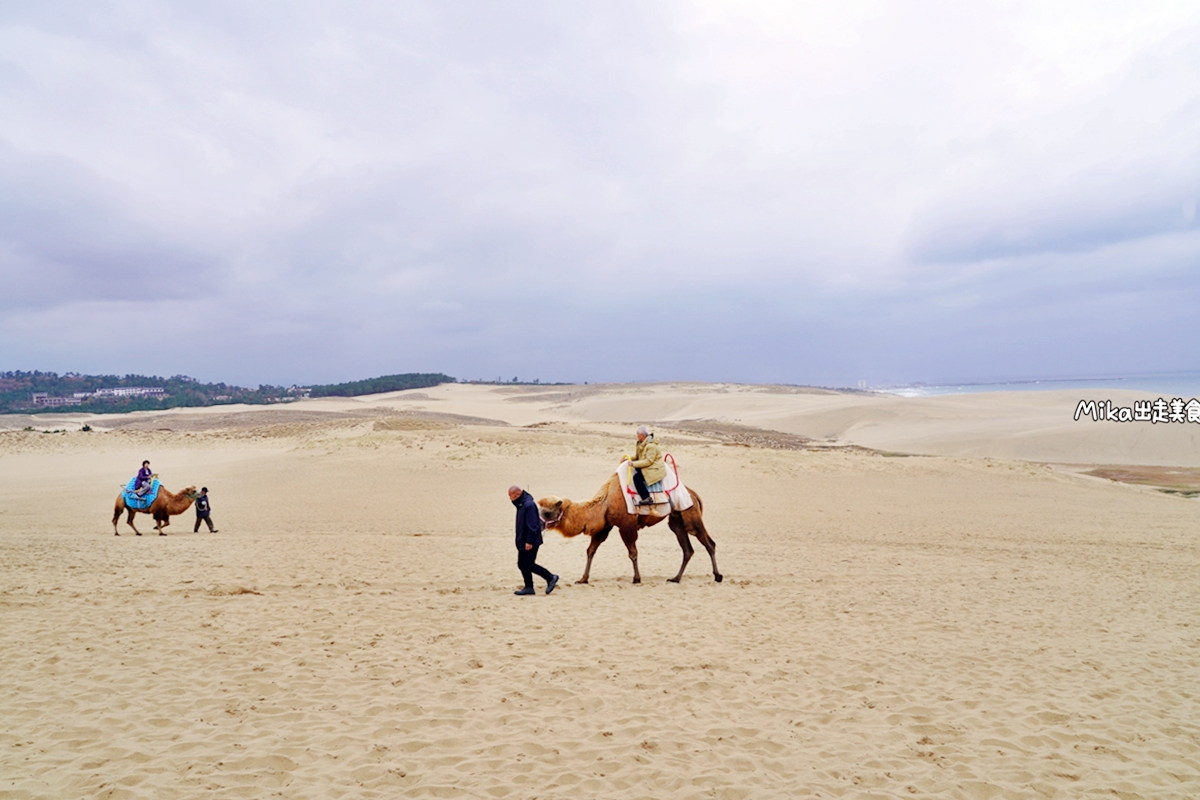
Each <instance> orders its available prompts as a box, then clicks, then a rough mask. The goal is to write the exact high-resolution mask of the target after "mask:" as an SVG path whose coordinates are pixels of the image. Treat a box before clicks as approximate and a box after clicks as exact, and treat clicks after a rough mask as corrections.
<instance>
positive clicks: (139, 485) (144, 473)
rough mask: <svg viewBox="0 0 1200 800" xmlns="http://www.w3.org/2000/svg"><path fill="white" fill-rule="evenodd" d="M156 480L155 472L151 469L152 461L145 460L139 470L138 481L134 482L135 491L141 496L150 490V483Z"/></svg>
mask: <svg viewBox="0 0 1200 800" xmlns="http://www.w3.org/2000/svg"><path fill="white" fill-rule="evenodd" d="M153 481H154V473H153V472H151V471H150V462H149V461H143V462H142V468H141V469H139V470H138V474H137V482H136V483H134V484H133V493H134V494H136V495H137V496H138V497H141V496H142V495H144V494H145V493H146V492H148V491H150V484H151V483H153Z"/></svg>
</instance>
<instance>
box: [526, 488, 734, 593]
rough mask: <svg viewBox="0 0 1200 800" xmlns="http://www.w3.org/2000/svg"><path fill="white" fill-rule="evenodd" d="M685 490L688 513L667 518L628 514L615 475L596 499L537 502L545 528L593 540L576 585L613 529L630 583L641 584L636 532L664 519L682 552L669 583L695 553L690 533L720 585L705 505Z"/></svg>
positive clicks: (714, 548)
mask: <svg viewBox="0 0 1200 800" xmlns="http://www.w3.org/2000/svg"><path fill="white" fill-rule="evenodd" d="M688 491H689V492H691V493H692V500H694V501H695V503H694V504H693V505H692V507H691V508H689V509H688V510H687V511H672V512H671V513H670V515H669V516H667V517H660V516H656V515H655V514H653V513H650V514H646V515H644V516H642V515H638V514H630V513H629V511H628V510H627V509H626V506H625V498H624V497H623V496H622V495H621V483H620V481H619V480H618V479H617V476H616V475H613V476H612V477H611V478H609V479H608V483H606V484H604V486H602V487H600V491H598V492H596V496H595V497H593V498H592V499H591V500H589V501H587V502H586V503H572V502H571V501H570V500H566V499H562V500H560V499H558V498H557V497H544V498H542V499H541V500H538V511H539V513H540V514H541V516H542V521H543V522H544V523H545V524H546V527H547V528H550V529H551V530H556V531H558V532H559V533H561V534H562V535H563V536H566V537H568V538H569V537H572V536H578V535H579V534H581V533H584V534H587V535H588V536H590V537H592V541H591V543H590V544H588V549H587V566H586V567H584V570H583V577H582V578H580V579H579V580H577V581H576V583H587V582H588V576H589V575H590V574H591V572H592V557H593V556H595V555H596V549H597V548H598V547H600V545H601V544H603V543H604V540H605V539H607V538H608V533H609V531H611V530H612V529H613V528H616V529H617V530H618V531H620V532H621V541H623V542H625V549H626V550H628V551H629V560H630V561H632V562H633V582H634V583H641V582H642V575H641V573H640V572H638V554H637V538H638V531H639V530H640V529H642V528H648V527H650V526H651V525H657V524H658V523H660V522H662V521H663V520H664V519H666V520H668V522H667V525H668V527H670V529H671V530H672V531H674V532H675V538H676V539H677V540H678V541H679V547H680V548H682V550H683V563H682V564H680V565H679V574H678V575H676V576H675V577H674V578H669V579H668V580H670V581H671V582H672V583H679V579H680V578H682V577H683V570H684V569H685V568H686V567H687V565H688V561H690V560H691V559H692V554H693V553H694V552H695V550H693V548H692V543H691V541H690V540H689V539H688V534H689V533H690V534H691V535H693V536H695V537H696V539H698V540H699V542H700V544H702V545H704V549H705V550H707V551H708V555H709V558H711V559H712V566H713V578H715V579H716V581H717V582H718V583H720V582H721V581H722V580H723V579H724V577H725V576H723V575H722V574H721V571H720V570H718V569H717V543H716V542H714V541H713V540H712V537H711V536H709V535H708V530H707V529H706V528H705V527H704V518H703V517H704V504H703V503H701V502H700V495H698V494H696V493H695V492H693V491H692V490H691V489H688Z"/></svg>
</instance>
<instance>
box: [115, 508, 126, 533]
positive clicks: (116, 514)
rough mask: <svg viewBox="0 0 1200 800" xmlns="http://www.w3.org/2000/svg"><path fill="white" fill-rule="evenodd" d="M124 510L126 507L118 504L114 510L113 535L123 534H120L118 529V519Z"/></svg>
mask: <svg viewBox="0 0 1200 800" xmlns="http://www.w3.org/2000/svg"><path fill="white" fill-rule="evenodd" d="M124 510H125V509H124V508H122V507H121V506H117V510H116V511H114V512H113V536H120V535H121V534H120V533H119V532H118V531H117V522H118V521H119V520H120V519H121V512H122V511H124Z"/></svg>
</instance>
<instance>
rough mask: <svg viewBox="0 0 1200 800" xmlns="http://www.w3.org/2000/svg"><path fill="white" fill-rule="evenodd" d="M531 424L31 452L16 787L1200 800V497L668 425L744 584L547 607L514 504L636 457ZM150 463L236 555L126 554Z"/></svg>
mask: <svg viewBox="0 0 1200 800" xmlns="http://www.w3.org/2000/svg"><path fill="white" fill-rule="evenodd" d="M462 388H464V389H466V388H471V389H472V390H473V389H474V387H462ZM603 399H604V398H603V396H601V397H600V398H599V400H603ZM719 399H720V398H718V400H719ZM599 400H598V399H597V398H596V397H591V398H589V399H588V401H587V402H591V403H598V402H599ZM407 402H410V403H411V402H412V401H407ZM557 402H558V403H559V404H561V403H562V402H563V401H562V400H559V401H557ZM622 402H624V401H623V400H622ZM714 402H715V401H714ZM430 405H432V403H431V404H430ZM510 405H511V407H513V408H516V409H518V410H517V411H514V412H513V415H514V416H512V417H510V418H502V417H501V416H500V415H499V414H488V413H484V412H487V410H488V409H487V408H486V407H485V406H483V405H480V404H478V403H477V404H476V405H475V406H472V407H470V408H467V407H465V406H464V407H451V406H452V404H451V403H449V402H447V403H446V407H445V408H444V409H442V410H439V411H437V412H436V413H438V414H442V415H443V416H440V417H435V416H431V415H432V414H434V413H435V412H434V411H433V410H431V409H430V408H429V406H426V408H425V409H424V411H423V412H422V413H410V414H407V415H406V414H401V413H399V412H398V411H396V409H397V408H401V401H400V400H395V402H394V403H392V405H391V406H390V407H391V408H392V412H391V413H389V412H387V411H386V408H387V407H388V406H387V403H386V402H385V403H384V406H383V407H382V408H384V409H385V410H379V409H380V408H381V406H380V405H379V403H378V401H377V400H373V401H371V402H370V403H368V404H366V406H365V407H368V408H373V409H376V410H375V411H372V412H371V413H369V414H368V413H365V412H359V413H355V410H354V409H353V408H341V410H340V411H338V412H337V414H333V413H332V411H331V412H330V416H326V417H322V416H320V415H319V414H318V415H316V416H314V417H311V418H310V417H307V416H306V417H294V418H291V419H290V421H289V418H288V416H287V414H288V413H289V412H288V410H282V409H281V410H279V411H278V412H270V413H271V414H273V416H268V417H252V416H251V417H248V418H246V419H243V420H241V421H240V422H239V419H238V416H237V414H230V415H229V416H228V418H225V419H218V420H216V421H215V422H214V421H212V420H209V421H208V422H205V421H204V415H192V416H186V415H175V416H174V417H170V415H167V416H153V415H149V416H147V415H137V416H133V417H130V418H126V419H124V420H119V419H112V420H110V422H112V423H113V426H114V428H115V429H114V430H111V431H109V432H101V431H96V432H93V433H91V434H83V433H77V432H72V433H69V434H40V433H36V432H34V433H30V432H21V431H16V432H9V433H0V797H3V798H32V797H45V798H62V797H114V798H115V797H138V798H172V797H198V796H202V795H203V796H206V797H209V796H211V797H216V798H222V797H255V798H257V797H287V798H328V797H379V798H392V797H401V796H405V797H485V798H487V797H498V798H499V797H511V798H528V797H540V798H558V797H562V798H566V797H572V798H575V797H614V798H616V797H681V798H682V797H698V798H699V797H746V798H761V797H779V798H785V797H810V796H811V797H855V798H858V797H886V798H900V797H904V798H907V797H934V796H936V797H949V798H1053V797H1059V798H1077V797H1124V798H1134V797H1144V798H1194V797H1197V796H1200V703H1198V700H1197V693H1200V627H1198V625H1200V623H1197V622H1196V610H1197V608H1200V545H1198V544H1197V534H1198V530H1200V529H1198V527H1197V519H1198V511H1200V505H1197V502H1200V501H1197V500H1194V499H1188V498H1185V497H1182V496H1179V495H1168V494H1164V493H1161V492H1158V491H1155V490H1154V489H1153V488H1151V487H1137V486H1127V485H1122V484H1118V483H1114V482H1111V481H1106V480H1100V479H1098V478H1095V477H1089V476H1086V475H1081V474H1078V472H1077V471H1068V470H1064V469H1061V468H1057V467H1054V466H1052V465H1047V464H1041V463H1030V462H1024V461H1004V460H996V459H985V458H952V457H947V456H936V457H907V458H903V457H888V456H884V455H880V454H879V453H873V452H871V451H869V450H865V449H861V448H839V447H828V446H821V447H817V448H816V449H803V448H800V449H795V448H792V449H788V448H783V447H778V448H776V447H771V446H769V445H768V443H766V442H765V440H756V439H749V440H748V441H751V442H752V444H751V446H742V445H744V444H745V442H743V441H736V438H737V437H736V436H735V435H732V434H730V435H726V434H728V431H729V430H735V431H737V430H741V429H733V428H729V429H715V428H714V429H712V430H710V432H709V433H710V435H708V436H705V435H702V434H700V433H696V432H694V431H693V432H684V431H680V430H670V429H666V428H664V429H663V433H662V437H663V439H664V441H665V442H666V444H667V445H668V449H669V450H671V452H673V453H674V454H675V455H676V456H677V458H678V459H679V462H680V465H681V468H682V470H683V472H684V478H685V480H686V481H687V482H688V483H689V484H690V485H691V486H692V487H693V488H695V489H696V490H697V491H698V492H700V493H701V494H702V496H703V498H704V502H705V509H706V519H707V521H708V525H709V530H710V531H711V532H712V534H713V536H714V538H715V539H716V541H717V543H718V559H719V563H720V566H721V569H722V571H723V572H724V573H725V575H726V579H725V581H724V582H723V583H720V584H718V583H715V582H714V581H713V580H712V576H711V574H710V566H709V563H708V559H707V557H706V556H705V555H704V553H703V551H701V552H700V553H699V554H698V555H697V556H696V557H695V558H694V559H693V560H692V562H691V564H690V565H689V567H688V571H687V574H686V576H685V578H684V580H683V583H682V584H680V585H673V584H668V583H667V582H666V580H665V579H666V578H667V577H669V576H671V575H673V574H674V572H675V570H676V569H677V568H678V565H679V550H678V546H677V545H676V543H675V541H674V537H673V536H672V535H671V534H670V532H669V531H668V530H667V529H666V527H665V525H663V526H660V527H658V528H653V529H650V530H649V531H645V532H643V535H642V538H641V540H640V542H639V550H640V563H641V569H642V574H643V578H644V583H643V584H642V585H638V586H634V585H632V584H631V583H630V576H631V570H630V567H629V562H628V559H627V557H626V555H625V551H624V548H623V546H622V545H621V543H620V542H619V540H617V539H616V537H613V538H612V539H610V541H609V542H607V543H606V544H605V545H604V546H603V547H602V548H601V549H600V551H599V554H598V555H597V557H596V563H595V565H594V567H593V571H592V583H591V584H590V585H587V586H577V585H574V584H573V581H574V580H575V579H576V578H578V577H579V575H580V574H581V573H582V570H583V563H584V552H583V551H584V548H585V542H584V541H582V540H579V539H575V540H564V539H562V538H560V537H558V536H556V535H551V536H549V537H548V539H547V544H546V546H545V547H544V548H543V551H542V557H541V559H540V560H541V561H542V563H544V564H545V565H547V566H548V567H549V568H550V569H552V570H553V571H555V572H557V573H559V574H561V575H562V576H563V578H564V581H563V583H562V585H561V587H560V588H559V589H558V590H557V591H556V592H555V593H554V594H553V595H551V596H549V597H546V596H544V595H542V594H540V592H541V582H540V581H538V589H539V595H538V596H537V597H528V598H518V597H514V596H513V595H512V590H513V589H514V588H516V586H517V585H518V583H519V576H518V574H517V571H516V568H515V552H514V550H513V547H512V543H511V525H512V507H511V505H510V504H509V503H508V501H507V498H506V496H505V490H506V489H507V486H508V485H509V484H510V483H512V482H514V481H516V482H519V483H521V484H523V485H528V486H529V488H530V490H531V491H532V492H533V493H534V494H535V496H540V495H544V494H557V495H565V496H569V497H572V498H575V499H586V498H588V497H590V496H591V494H592V493H593V492H594V491H595V489H596V488H598V487H599V486H600V484H601V483H602V482H603V481H604V480H605V478H606V477H607V471H608V469H609V468H610V466H611V465H612V464H613V463H614V462H615V459H616V458H617V457H619V455H620V454H621V453H622V452H624V450H626V449H628V447H629V444H628V441H627V440H628V439H629V438H630V437H629V435H628V430H627V428H626V427H625V426H624V425H623V424H622V425H616V424H609V422H605V421H603V420H591V421H588V420H582V419H574V420H572V419H569V418H565V417H564V415H563V413H559V414H558V415H557V416H556V415H555V414H554V413H551V411H549V410H548V409H550V405H551V404H549V403H547V404H545V405H544V406H538V405H537V404H531V403H513V404H510ZM310 408H311V407H310ZM401 410H403V409H402V408H401ZM653 410H654V409H649V410H647V412H646V420H653V419H654V418H655V417H654V416H653V415H652V414H651V413H650V411H653ZM597 413H598V412H597ZM625 413H626V411H622V412H621V414H622V415H624V414H625ZM454 415H459V417H475V418H476V419H473V420H469V421H468V422H466V423H464V422H463V421H462V420H461V419H459V418H457V417H455V416H454ZM523 415H528V416H523ZM539 416H541V417H545V418H546V419H545V421H547V422H550V423H552V424H547V425H537V426H536V427H521V426H524V425H531V424H536V423H537V422H538V417H539ZM480 418H487V419H491V420H493V421H494V422H499V423H508V424H482V420H481V419H480ZM147 420H150V421H149V422H148V421H147ZM164 420H165V421H164ZM610 421H611V422H613V423H616V422H620V423H625V422H629V421H631V420H630V419H626V418H625V417H624V416H617V415H615V414H614V415H612V416H611V417H610ZM632 421H643V420H638V419H633V420H632ZM126 422H128V423H129V424H125V423H126ZM727 423H728V424H729V425H735V424H736V425H743V426H745V425H747V421H746V420H745V419H742V420H741V421H740V422H738V421H737V420H736V418H735V417H734V416H732V415H730V416H729V417H728V419H727ZM692 427H693V428H696V427H697V426H692ZM788 441H793V443H794V441H795V440H788ZM1106 455H1111V453H1107V454H1106ZM143 457H145V458H151V459H152V461H153V463H154V466H155V468H156V469H157V470H158V471H159V473H160V475H161V476H162V478H163V480H164V482H165V484H166V485H167V486H168V487H169V488H172V489H178V488H182V487H183V486H184V485H187V484H196V485H201V484H203V485H207V486H208V487H209V488H210V490H211V492H212V499H213V509H214V511H213V516H214V519H215V521H216V522H217V526H218V527H219V529H220V532H219V533H216V534H209V533H205V532H202V533H192V530H191V528H192V523H193V517H192V515H191V514H190V513H189V514H188V515H185V516H182V517H177V518H176V519H175V521H174V524H173V525H172V526H171V527H170V528H168V531H169V532H170V534H171V535H170V536H167V537H157V536H143V537H141V538H138V537H134V536H132V535H131V532H129V531H125V530H122V534H123V535H122V536H120V537H114V536H113V535H112V528H111V525H110V524H109V520H110V519H111V504H112V500H113V498H114V497H115V494H116V487H117V485H118V484H119V483H121V482H123V481H124V480H127V479H128V477H129V475H127V474H126V473H129V474H132V470H133V469H135V468H136V466H137V464H138V463H139V462H140V460H141V459H142V458H143ZM1105 460H1106V461H1109V462H1112V461H1114V459H1105ZM138 525H139V527H141V528H142V530H143V531H148V530H149V528H150V525H149V524H148V520H147V518H146V517H141V518H140V519H139V522H138ZM123 526H124V523H123V522H122V527H123ZM202 531H203V529H202Z"/></svg>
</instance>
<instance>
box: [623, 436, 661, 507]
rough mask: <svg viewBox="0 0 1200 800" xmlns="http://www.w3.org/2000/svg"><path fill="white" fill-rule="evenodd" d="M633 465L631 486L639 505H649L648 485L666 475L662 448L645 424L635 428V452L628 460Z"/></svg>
mask: <svg viewBox="0 0 1200 800" xmlns="http://www.w3.org/2000/svg"><path fill="white" fill-rule="evenodd" d="M629 465H630V466H631V467H633V486H634V488H635V489H637V493H638V497H640V498H641V500H640V501H639V505H643V506H648V505H651V501H650V490H649V489H648V488H647V487H648V486H650V485H652V484H655V483H658V482H659V481H661V480H662V479H663V478H665V477H667V465H666V464H665V463H663V454H662V450H661V449H659V446H658V442H656V441H654V434H653V433H651V432H650V429H649V428H647V427H646V426H645V425H640V426H638V429H637V452H636V455H634V457H633V459H632V460H631V461H630V462H629Z"/></svg>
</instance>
